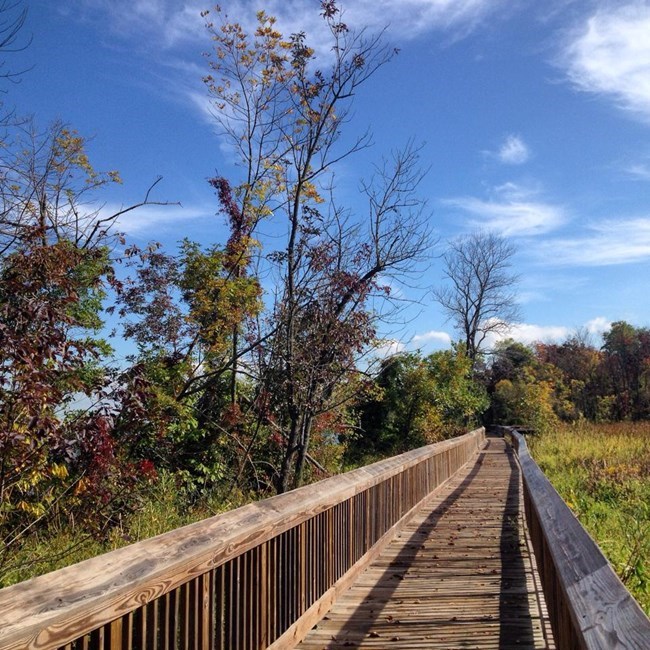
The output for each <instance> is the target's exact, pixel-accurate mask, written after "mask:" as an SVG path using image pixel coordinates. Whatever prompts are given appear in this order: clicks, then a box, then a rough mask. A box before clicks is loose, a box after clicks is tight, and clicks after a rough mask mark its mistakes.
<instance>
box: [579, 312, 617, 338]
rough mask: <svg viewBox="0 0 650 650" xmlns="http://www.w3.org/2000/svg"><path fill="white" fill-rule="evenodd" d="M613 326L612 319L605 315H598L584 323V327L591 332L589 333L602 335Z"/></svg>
mask: <svg viewBox="0 0 650 650" xmlns="http://www.w3.org/2000/svg"><path fill="white" fill-rule="evenodd" d="M611 327H612V321H610V320H608V319H607V318H605V317H604V316H596V318H592V319H591V320H590V321H587V322H586V323H585V325H584V328H585V329H586V330H587V332H589V334H592V335H597V336H602V335H603V334H604V333H605V332H607V331H609V330H610V329H611Z"/></svg>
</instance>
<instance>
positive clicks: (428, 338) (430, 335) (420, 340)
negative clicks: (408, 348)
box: [411, 330, 451, 346]
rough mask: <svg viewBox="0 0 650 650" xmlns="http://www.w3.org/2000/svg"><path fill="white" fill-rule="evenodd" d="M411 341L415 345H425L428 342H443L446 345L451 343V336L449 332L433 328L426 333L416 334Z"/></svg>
mask: <svg viewBox="0 0 650 650" xmlns="http://www.w3.org/2000/svg"><path fill="white" fill-rule="evenodd" d="M411 343H413V344H414V345H415V346H419V345H423V344H426V343H441V344H443V345H445V346H449V345H451V336H449V334H447V332H439V331H437V330H431V331H429V332H425V333H424V334H416V335H415V336H414V337H413V338H412V339H411Z"/></svg>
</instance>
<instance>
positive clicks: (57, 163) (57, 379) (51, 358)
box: [0, 122, 148, 565]
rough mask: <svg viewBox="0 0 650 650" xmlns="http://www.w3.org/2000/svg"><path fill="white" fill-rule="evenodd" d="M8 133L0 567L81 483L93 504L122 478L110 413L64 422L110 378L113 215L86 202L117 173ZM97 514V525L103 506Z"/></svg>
mask: <svg viewBox="0 0 650 650" xmlns="http://www.w3.org/2000/svg"><path fill="white" fill-rule="evenodd" d="M12 135H13V137H12V138H11V139H6V140H5V142H4V148H3V150H2V153H1V154H0V499H1V509H0V514H1V517H0V529H1V532H2V537H3V541H4V544H5V546H4V551H3V553H2V555H1V556H0V565H3V564H4V561H5V560H6V559H7V557H8V553H9V552H10V550H11V549H13V547H14V545H15V544H20V543H21V540H22V539H23V538H24V536H25V534H26V532H27V531H29V530H30V529H31V527H32V526H34V525H35V524H36V523H37V522H41V523H42V522H43V521H44V520H46V519H47V517H48V516H49V515H50V514H51V513H52V512H53V509H54V507H55V505H56V504H60V502H61V499H62V498H63V496H64V495H67V496H68V497H70V496H71V495H72V491H73V488H74V494H75V495H76V497H78V499H77V503H81V502H82V500H83V498H82V494H83V492H84V490H83V489H82V482H81V481H82V479H83V480H85V481H90V484H92V485H93V489H94V498H95V499H97V498H99V495H100V493H102V490H103V489H104V488H106V489H107V490H109V491H108V492H106V493H105V494H106V495H109V493H110V489H109V484H112V485H113V487H116V486H117V485H118V484H119V482H120V480H121V479H120V478H119V476H118V475H120V473H121V468H120V467H119V466H118V458H117V456H118V455H117V452H116V447H115V445H114V444H113V440H112V438H111V435H110V431H109V430H108V429H109V426H108V425H109V422H108V420H107V419H106V413H105V412H104V411H102V410H101V409H97V410H89V409H88V410H86V411H84V412H83V414H79V415H78V417H73V416H72V411H73V410H74V403H75V401H77V400H78V399H79V398H80V397H81V396H85V397H86V399H88V400H89V403H92V400H94V399H96V398H101V396H102V394H103V391H104V388H106V386H107V382H108V376H107V375H106V369H105V364H104V362H105V359H106V355H107V354H108V352H109V351H110V350H109V347H108V345H107V343H106V341H105V340H104V339H103V338H102V336H101V334H100V331H99V330H100V329H101V327H102V319H101V308H102V301H103V299H104V297H105V294H106V291H107V289H108V287H109V285H110V284H111V282H112V281H113V279H114V274H113V266H112V261H111V259H110V250H111V247H112V246H113V245H114V244H115V241H116V240H115V236H114V235H113V234H112V233H111V225H112V224H114V222H115V220H116V219H117V217H118V216H119V214H120V213H116V214H111V215H106V216H104V215H102V214H101V213H100V212H99V210H98V209H93V208H92V207H91V205H92V204H91V203H90V201H91V200H92V198H93V197H94V193H95V192H97V191H99V190H101V189H102V188H105V187H106V186H107V185H109V184H112V183H116V182H119V177H118V176H117V174H116V173H115V172H107V173H101V172H97V171H96V170H95V169H94V168H93V167H92V166H91V164H90V162H89V160H88V157H87V155H86V152H85V141H84V139H83V138H82V137H81V136H79V135H78V134H77V133H75V132H74V131H72V130H71V129H69V128H68V127H66V126H65V125H63V124H61V123H56V124H54V125H53V126H52V127H51V128H49V129H48V130H46V131H45V132H43V133H40V132H38V131H36V129H34V128H33V125H32V123H31V122H25V123H23V124H21V125H19V126H18V127H15V129H14V130H13V132H12ZM147 201H148V197H146V198H145V200H144V201H143V203H146V202H147ZM127 209H129V208H126V209H125V210H127ZM125 487H126V486H125ZM111 498H112V497H111V496H107V501H105V502H103V503H104V505H108V504H109V501H110V500H111ZM71 503H72V501H68V502H66V507H67V508H69V509H70V506H71ZM93 512H94V514H96V515H97V516H98V518H97V519H96V520H95V523H96V524H97V525H99V526H100V528H101V526H103V525H104V523H105V522H106V521H107V519H105V518H104V517H103V515H104V514H105V510H104V508H103V507H102V506H97V505H96V506H94V507H93V509H88V510H87V511H86V514H91V516H94V514H93Z"/></svg>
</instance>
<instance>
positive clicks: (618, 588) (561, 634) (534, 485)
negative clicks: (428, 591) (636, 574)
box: [499, 427, 650, 650]
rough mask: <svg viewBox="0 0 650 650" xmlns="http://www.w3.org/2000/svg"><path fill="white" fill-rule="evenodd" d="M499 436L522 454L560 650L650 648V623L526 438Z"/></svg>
mask: <svg viewBox="0 0 650 650" xmlns="http://www.w3.org/2000/svg"><path fill="white" fill-rule="evenodd" d="M499 430H500V432H501V433H503V434H505V435H507V436H509V437H510V438H511V439H512V444H513V446H514V448H515V449H516V451H517V457H518V459H519V465H520V467H521V474H522V478H523V486H524V506H525V509H526V520H527V525H528V530H529V532H530V536H531V541H532V544H533V548H534V550H535V559H536V561H537V567H538V570H539V574H540V577H541V581H542V588H543V590H544V597H545V599H546V604H547V607H548V610H549V617H550V620H551V626H552V628H553V636H554V638H555V643H556V645H557V647H558V648H560V649H561V650H562V649H564V648H571V649H573V648H585V649H588V650H596V649H598V650H611V649H613V648H630V649H632V648H634V649H636V650H644V649H646V648H650V620H648V618H647V617H646V615H645V614H644V612H643V610H642V609H641V608H640V607H639V605H638V603H637V602H636V601H635V600H634V598H633V597H632V595H631V594H630V593H629V591H627V589H626V588H625V586H624V585H623V584H622V583H621V581H620V580H619V579H618V576H617V575H616V573H615V572H614V570H613V569H612V567H611V565H610V564H609V563H608V561H607V559H606V558H605V556H604V555H603V553H602V551H601V550H600V548H599V547H598V545H597V544H596V543H595V542H594V541H593V539H592V538H591V537H590V536H589V534H588V533H587V531H586V530H585V529H584V528H583V527H582V526H581V525H580V523H579V522H578V520H577V519H576V518H575V516H574V515H573V513H572V512H571V510H569V507H568V506H567V505H566V504H565V503H564V501H563V500H562V498H561V497H560V495H559V494H558V493H557V492H556V491H555V489H554V488H553V486H552V485H551V484H550V482H549V481H548V479H547V478H546V476H544V473H543V472H542V470H541V469H540V468H539V467H538V466H537V464H536V463H535V461H534V460H533V459H532V458H531V456H530V454H529V452H528V446H527V445H526V440H525V438H524V437H523V436H522V435H521V434H520V433H519V432H518V431H516V430H515V429H514V428H512V427H499Z"/></svg>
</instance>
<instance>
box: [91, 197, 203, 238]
mask: <svg viewBox="0 0 650 650" xmlns="http://www.w3.org/2000/svg"><path fill="white" fill-rule="evenodd" d="M121 209H123V206H119V205H110V204H107V205H105V206H104V207H103V208H102V210H101V215H102V216H108V215H111V214H115V213H117V212H119V211H120V210H121ZM214 215H215V208H214V206H202V205H193V206H187V207H183V206H180V205H145V206H142V207H141V208H137V209H136V210H131V211H130V212H127V213H126V214H123V215H121V216H120V217H118V220H117V224H116V228H117V230H119V231H121V232H124V233H126V234H128V235H139V236H145V235H146V236H150V235H155V234H158V233H157V231H158V230H159V229H160V228H164V229H170V228H173V229H177V230H178V231H179V233H181V234H182V231H183V228H184V227H186V226H187V225H188V222H190V221H195V220H198V219H208V218H212V219H214ZM179 236H180V235H179Z"/></svg>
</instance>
